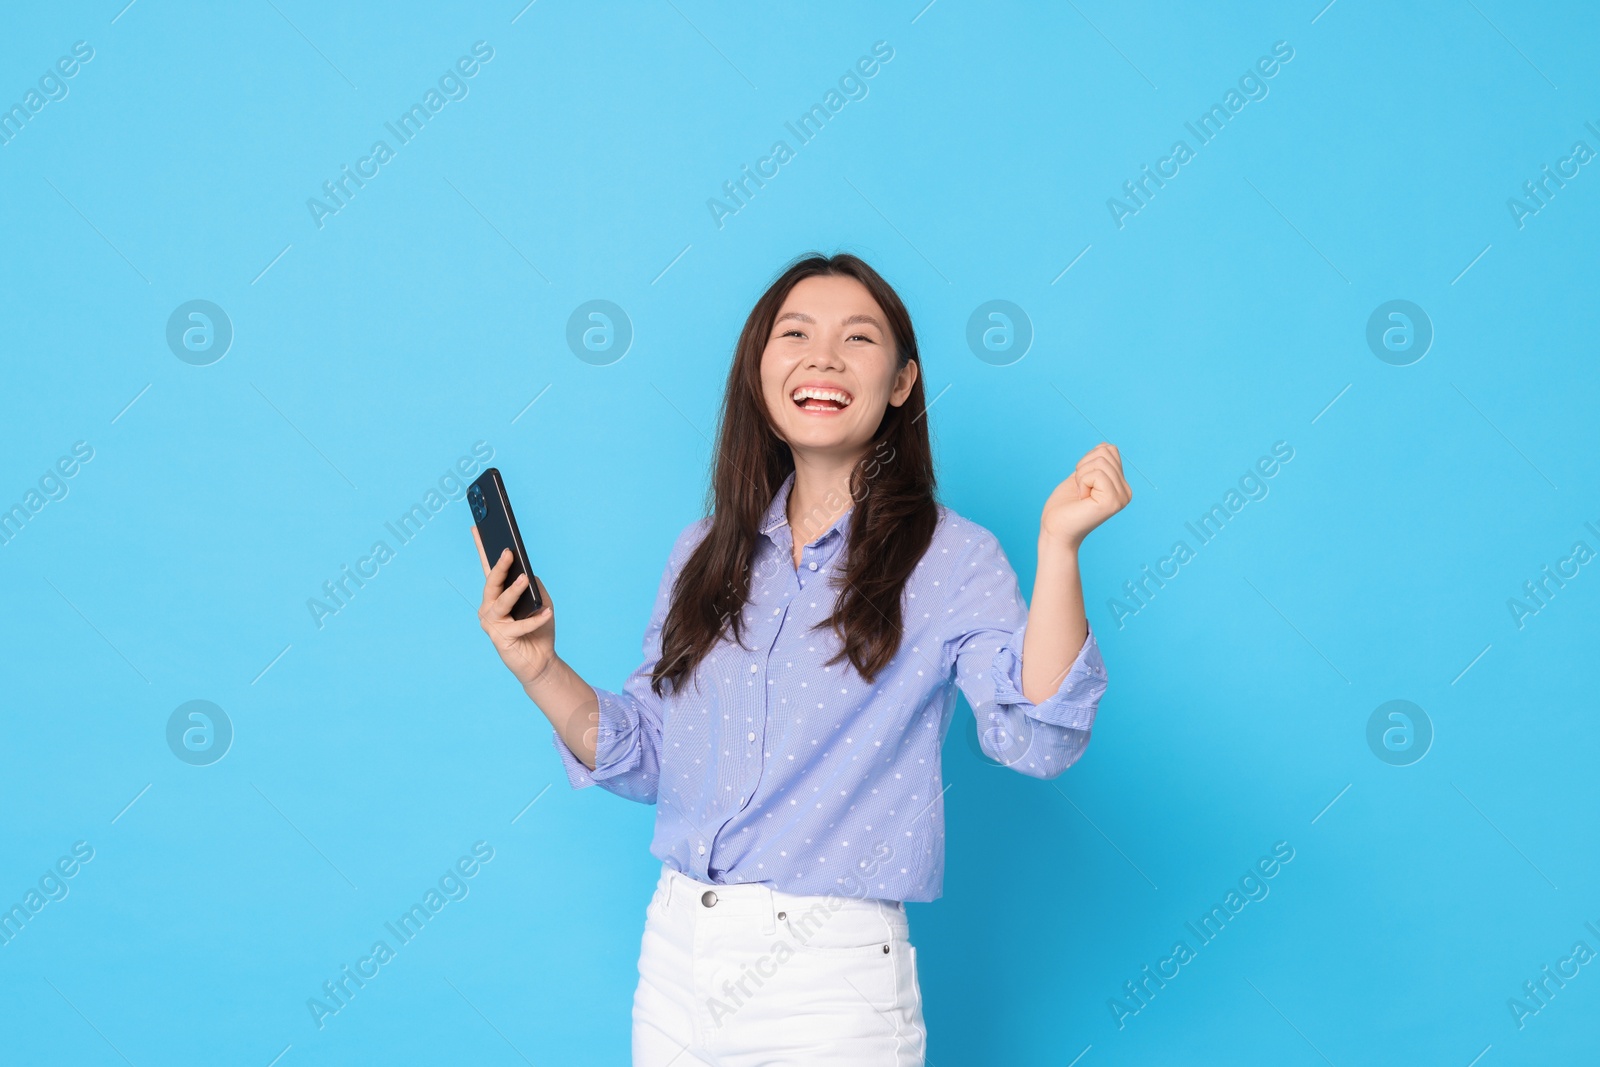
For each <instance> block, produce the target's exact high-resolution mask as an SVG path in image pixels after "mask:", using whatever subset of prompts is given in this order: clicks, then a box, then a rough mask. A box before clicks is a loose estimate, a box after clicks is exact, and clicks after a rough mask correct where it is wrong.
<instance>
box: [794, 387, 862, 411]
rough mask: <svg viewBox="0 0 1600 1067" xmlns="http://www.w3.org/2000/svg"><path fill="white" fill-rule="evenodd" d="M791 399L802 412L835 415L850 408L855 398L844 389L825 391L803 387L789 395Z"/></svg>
mask: <svg viewBox="0 0 1600 1067" xmlns="http://www.w3.org/2000/svg"><path fill="white" fill-rule="evenodd" d="M789 399H790V400H792V401H793V402H794V405H795V406H796V407H798V408H799V409H800V410H801V411H813V412H817V413H818V414H824V415H835V414H838V413H839V412H841V411H843V410H844V409H845V408H847V407H849V406H850V402H851V401H852V400H853V399H854V397H852V396H851V395H850V394H849V393H847V392H845V391H844V390H843V389H825V388H822V387H820V386H814V385H802V386H801V387H800V388H798V389H796V390H795V391H794V392H792V393H790V394H789Z"/></svg>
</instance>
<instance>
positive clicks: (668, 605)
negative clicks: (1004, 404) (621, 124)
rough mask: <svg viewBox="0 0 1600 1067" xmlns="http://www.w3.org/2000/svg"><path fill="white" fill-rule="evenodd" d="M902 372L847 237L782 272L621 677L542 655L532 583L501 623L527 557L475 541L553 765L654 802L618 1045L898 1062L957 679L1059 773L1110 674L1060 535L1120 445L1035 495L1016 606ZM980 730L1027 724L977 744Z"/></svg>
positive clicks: (757, 318)
mask: <svg viewBox="0 0 1600 1067" xmlns="http://www.w3.org/2000/svg"><path fill="white" fill-rule="evenodd" d="M921 367H922V363H921V356H920V354H919V353H918V349H917V339H916V333H915V332H914V331H913V329H912V326H911V316H910V315H909V314H908V313H907V311H906V307H905V304H904V303H902V302H901V300H900V297H899V295H898V294H897V293H895V291H894V289H892V288H891V287H890V286H889V284H888V283H887V282H886V281H884V280H883V278H882V277H881V276H880V275H879V274H878V273H877V272H876V271H874V270H873V269H872V268H871V267H870V266H868V265H867V264H866V263H864V262H863V261H862V260H860V259H859V258H857V257H855V256H852V255H848V254H840V255H834V256H821V255H808V256H804V257H801V258H800V259H798V260H796V261H795V262H794V263H792V264H791V265H790V266H789V267H788V269H786V270H785V271H784V272H783V273H782V274H780V275H779V277H778V278H777V280H775V281H774V282H773V283H772V284H771V285H770V286H769V287H768V288H767V290H766V292H765V293H763V294H762V296H761V298H760V299H759V300H758V301H757V302H756V305H755V307H754V309H752V310H751V312H750V314H749V316H748V318H747V319H746V320H745V324H744V329H743V330H742V332H741V333H740V336H739V341H738V343H737V345H736V346H735V349H734V357H733V365H732V366H731V367H730V369H729V372H728V378H727V384H726V388H725V391H724V395H723V403H722V414H721V420H720V426H719V429H718V441H717V445H716V449H715V453H714V454H715V456H716V460H715V467H714V469H713V471H712V475H711V488H712V493H713V496H714V498H715V509H714V510H713V512H712V513H711V514H710V515H707V516H706V517H704V518H702V519H699V520H697V521H695V522H693V523H691V524H689V526H687V527H685V528H684V530H683V531H682V533H680V534H679V536H678V539H677V543H676V544H675V545H674V546H673V548H672V551H671V553H670V554H669V557H668V560H667V565H666V568H665V570H664V571H663V573H662V576H661V583H660V585H659V586H658V588H657V590H656V599H655V604H654V610H653V611H652V612H651V617H650V622H649V625H648V626H647V627H646V629H645V636H644V662H643V663H642V664H641V665H640V666H639V667H638V668H637V669H636V670H634V671H633V672H632V673H631V674H630V675H629V676H628V678H627V680H626V682H625V683H624V684H623V686H622V688H621V690H620V691H615V692H614V691H611V690H607V689H600V688H596V687H594V686H591V685H590V684H589V683H588V682H586V681H584V679H583V678H582V677H581V676H579V675H578V673H577V672H576V671H574V670H573V669H572V668H571V667H570V666H569V665H568V664H566V663H565V662H564V661H563V660H562V659H561V658H560V657H559V656H557V655H556V652H555V615H554V611H555V608H554V602H553V601H552V600H551V598H550V596H549V593H548V590H544V589H543V583H540V589H541V592H543V593H544V595H545V600H546V607H545V609H544V610H543V611H541V612H539V613H537V614H535V615H531V616H529V617H528V618H526V619H521V620H518V619H514V618H512V617H511V616H510V614H509V612H510V608H511V605H512V604H513V603H514V602H515V600H516V599H517V597H518V596H519V595H520V594H521V592H522V589H523V586H524V583H525V582H526V580H527V579H526V576H519V577H518V578H517V579H516V580H515V581H513V582H512V583H511V584H510V585H507V584H506V575H507V573H508V569H509V566H510V558H509V555H508V556H505V557H502V558H501V559H500V560H499V561H497V562H495V563H493V565H491V563H490V561H489V560H488V559H483V560H482V563H483V569H484V574H485V581H484V590H483V602H482V606H481V607H480V609H479V617H480V620H481V623H482V626H483V629H484V630H485V631H486V632H487V633H488V634H489V636H490V637H491V638H492V639H493V640H494V643H495V648H496V650H497V651H498V652H499V653H500V657H501V659H502V660H503V661H504V662H505V664H506V666H507V667H508V668H510V670H511V671H512V673H513V674H514V675H515V676H516V677H517V679H518V681H520V682H521V683H522V687H523V691H524V692H525V693H526V694H527V695H528V697H529V698H530V699H532V700H533V702H534V703H535V704H537V705H538V706H539V708H540V710H541V711H543V712H544V713H545V715H546V716H548V717H549V719H550V722H551V724H552V725H553V726H554V727H555V733H554V736H553V742H554V744H555V747H556V752H557V754H558V755H559V756H560V759H561V762H562V766H563V767H564V768H565V770H566V773H567V779H568V781H569V783H570V784H571V785H572V786H573V788H575V789H576V788H585V787H588V786H592V785H599V786H601V787H602V788H603V789H606V790H607V791H609V792H612V793H615V794H617V795H618V796H621V797H625V798H627V799H629V800H635V801H638V802H640V803H645V804H654V805H656V826H655V835H654V838H653V840H652V841H651V845H650V851H651V853H652V854H653V855H654V856H655V857H656V858H657V859H659V860H661V863H662V866H661V874H660V877H659V879H658V881H657V885H656V893H655V896H654V898H653V899H652V900H651V902H650V904H649V906H648V907H647V908H646V911H645V931H644V939H643V942H642V945H641V952H640V957H639V984H638V986H637V988H636V990H635V994H634V1002H633V1062H634V1065H635V1067H664V1065H665V1064H668V1063H671V1064H674V1065H676V1067H694V1065H700V1067H706V1065H708V1064H710V1063H756V1062H761V1063H771V1062H806V1063H813V1062H819V1061H821V1060H824V1059H825V1060H826V1061H827V1062H828V1063H833V1064H841V1065H856V1064H861V1065H865V1064H869V1063H870V1064H874V1065H885V1067H887V1065H890V1064H893V1065H896V1067H915V1065H920V1064H922V1063H923V1062H924V1052H925V1045H926V1036H925V1031H924V1027H923V1015H922V997H921V987H920V984H919V982H918V978H917V952H916V948H915V946H913V945H912V944H911V940H910V936H909V928H908V925H907V920H906V911H905V904H906V902H907V901H931V900H934V899H936V898H938V897H939V896H940V895H941V893H942V892H943V878H944V808H943V803H942V801H943V796H944V786H943V781H942V779H943V775H942V773H941V767H940V753H941V751H942V745H943V741H944V738H945V736H946V733H947V731H948V729H949V727H950V721H951V717H952V716H953V714H954V711H955V707H956V696H957V692H956V691H957V689H959V690H960V692H961V693H962V694H965V696H966V698H967V700H968V702H969V703H970V704H971V706H972V710H973V713H974V716H975V717H976V720H977V723H978V726H979V728H980V729H981V740H980V743H981V744H983V745H984V746H986V747H985V752H986V753H989V754H992V755H994V756H995V758H996V759H1000V760H1003V765H1004V766H1007V767H1009V768H1011V769H1012V770H1015V771H1017V772H1018V773H1019V774H1024V775H1027V776H1029V777H1032V778H1055V777H1057V776H1059V775H1060V774H1062V773H1063V772H1064V771H1065V770H1066V769H1067V768H1068V767H1069V766H1071V765H1072V764H1073V763H1075V762H1076V761H1077V760H1078V758H1079V757H1080V756H1081V755H1082V754H1083V752H1084V748H1085V746H1086V745H1087V744H1088V741H1089V732H1090V730H1091V729H1092V727H1093V725H1094V720H1095V714H1096V710H1097V708H1098V706H1099V701H1100V696H1101V694H1102V693H1104V692H1105V688H1106V671H1105V664H1104V662H1103V661H1102V660H1101V658H1100V651H1099V648H1098V646H1097V645H1096V644H1095V640H1094V636H1093V634H1091V633H1090V632H1089V626H1088V621H1087V620H1086V619H1085V618H1084V614H1083V591H1082V589H1081V588H1080V587H1079V582H1078V568H1077V551H1078V545H1079V544H1080V543H1081V542H1082V540H1083V538H1084V536H1085V535H1087V534H1088V532H1089V531H1090V530H1091V529H1093V528H1094V527H1095V526H1097V525H1099V524H1100V523H1101V522H1103V521H1105V519H1107V518H1108V517H1110V516H1111V515H1112V514H1113V513H1114V512H1116V511H1117V510H1118V509H1120V508H1121V507H1123V506H1124V505H1125V504H1126V503H1127V502H1128V499H1129V496H1130V494H1129V492H1128V488H1127V482H1126V481H1125V480H1124V479H1123V477H1122V469H1121V460H1120V457H1119V456H1118V454H1117V450H1116V448H1115V447H1114V446H1112V445H1109V444H1101V445H1099V446H1098V447H1096V448H1094V449H1092V450H1091V451H1090V452H1089V453H1088V454H1087V455H1085V456H1084V457H1083V458H1082V459H1081V460H1080V461H1079V462H1078V464H1077V467H1076V469H1075V470H1074V471H1073V472H1072V473H1071V474H1070V475H1069V476H1068V477H1067V479H1066V480H1065V481H1063V482H1062V483H1061V484H1060V485H1059V486H1057V487H1056V489H1055V491H1054V492H1053V493H1051V495H1050V498H1049V499H1048V500H1047V501H1046V502H1045V505H1044V508H1043V511H1042V513H1041V515H1040V522H1039V567H1038V579H1037V581H1036V582H1035V585H1034V596H1033V607H1032V608H1031V609H1030V608H1029V607H1028V606H1027V604H1026V603H1025V602H1024V601H1023V599H1022V593H1021V590H1020V588H1019V587H1018V583H1017V577H1016V572H1015V571H1013V570H1012V568H1011V565H1010V563H1009V562H1008V561H1007V559H1006V555H1005V552H1004V551H1003V550H1002V549H1001V547H1000V543H999V541H998V540H997V539H996V538H995V536H994V535H993V534H992V533H990V532H989V531H988V530H986V529H984V528H983V527H981V526H979V525H978V524H976V523H974V522H971V521H970V520H968V519H965V518H963V517H962V516H960V515H958V514H956V513H955V512H954V511H952V510H951V509H949V508H947V507H945V506H943V505H942V504H940V503H939V502H938V501H937V499H936V498H935V495H934V470H933V454H932V449H931V447H930V444H929V437H928V420H927V418H926V417H925V416H926V414H927V405H926V401H925V399H924V393H923V385H922V373H921ZM537 580H538V579H534V581H537ZM964 729H971V727H964ZM997 736H1005V737H1027V738H1028V739H1029V742H1028V745H1027V747H1026V748H1025V749H1024V750H1022V751H1017V752H1008V753H1005V754H1004V755H1003V756H1002V755H1001V754H998V753H996V752H994V751H993V748H992V746H993V744H994V742H993V738H995V737H997ZM824 912H825V913H826V914H828V915H830V916H831V918H829V920H828V922H827V923H826V924H825V926H824V928H823V929H822V930H820V931H815V930H811V929H810V925H809V924H808V923H804V922H801V919H802V917H803V916H808V915H812V914H822V913H824Z"/></svg>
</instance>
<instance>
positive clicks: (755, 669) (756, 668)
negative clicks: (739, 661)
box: [750, 663, 761, 674]
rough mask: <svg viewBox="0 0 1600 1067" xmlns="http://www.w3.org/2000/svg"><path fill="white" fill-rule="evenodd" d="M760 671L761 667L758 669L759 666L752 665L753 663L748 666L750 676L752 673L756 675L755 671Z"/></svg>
mask: <svg viewBox="0 0 1600 1067" xmlns="http://www.w3.org/2000/svg"><path fill="white" fill-rule="evenodd" d="M760 669H761V667H760V666H759V665H757V664H754V663H752V664H750V673H751V674H754V673H756V672H757V671H759V670H760Z"/></svg>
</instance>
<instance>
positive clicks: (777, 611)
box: [772, 608, 783, 615]
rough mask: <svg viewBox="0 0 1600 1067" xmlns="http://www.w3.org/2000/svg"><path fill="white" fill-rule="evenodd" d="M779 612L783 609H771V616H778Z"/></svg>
mask: <svg viewBox="0 0 1600 1067" xmlns="http://www.w3.org/2000/svg"><path fill="white" fill-rule="evenodd" d="M781 611H783V609H782V608H773V609H772V613H773V614H774V615H777V614H778V613H780V612H781Z"/></svg>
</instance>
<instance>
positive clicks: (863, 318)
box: [773, 311, 884, 330]
mask: <svg viewBox="0 0 1600 1067" xmlns="http://www.w3.org/2000/svg"><path fill="white" fill-rule="evenodd" d="M784 319H799V320H800V321H801V322H809V323H813V324H815V323H816V321H817V320H816V319H814V318H812V317H811V316H810V315H807V314H806V313H805V312H804V311H785V312H784V313H783V314H782V315H779V316H778V318H777V321H776V322H774V323H773V325H774V326H776V325H777V324H778V323H779V322H782V321H783V320H784ZM858 322H864V323H868V324H869V325H872V326H876V327H877V328H878V329H880V330H881V329H883V328H884V327H883V323H881V322H879V321H878V320H877V319H876V318H874V317H873V316H871V315H865V314H862V315H851V316H850V317H849V318H847V319H845V320H844V321H843V322H841V323H840V324H839V325H841V326H853V325H854V324H856V323H858Z"/></svg>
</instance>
